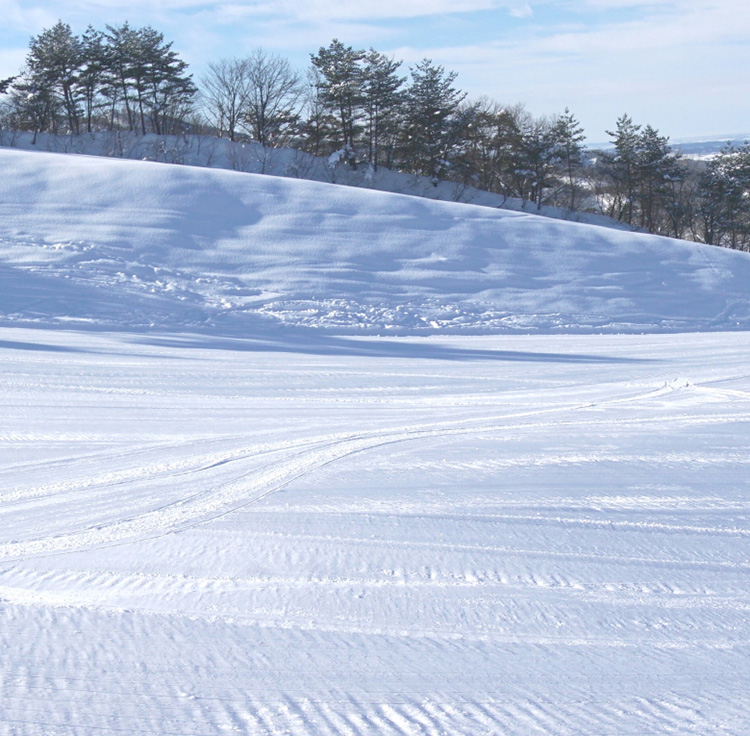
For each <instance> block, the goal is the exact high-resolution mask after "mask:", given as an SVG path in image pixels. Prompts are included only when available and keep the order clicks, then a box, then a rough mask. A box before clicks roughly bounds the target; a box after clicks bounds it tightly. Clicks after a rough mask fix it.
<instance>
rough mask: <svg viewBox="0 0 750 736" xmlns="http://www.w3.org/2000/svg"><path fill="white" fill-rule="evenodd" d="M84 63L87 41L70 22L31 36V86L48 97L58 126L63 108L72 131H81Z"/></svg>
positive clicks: (52, 114)
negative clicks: (83, 39)
mask: <svg viewBox="0 0 750 736" xmlns="http://www.w3.org/2000/svg"><path fill="white" fill-rule="evenodd" d="M82 63H83V44H82V42H81V40H80V39H79V38H77V37H76V36H74V35H73V32H72V31H71V30H70V26H69V25H68V24H67V23H63V22H62V21H58V22H57V23H56V24H55V25H54V26H53V27H52V28H49V29H45V30H44V31H42V32H41V33H40V34H39V35H38V36H36V37H35V38H32V39H31V44H30V47H29V53H28V56H27V57H26V66H27V69H28V79H27V81H26V85H27V88H28V89H29V91H30V92H32V94H34V95H36V96H37V98H38V100H44V101H45V105H46V106H47V108H48V115H49V117H50V120H51V121H52V122H53V124H54V125H55V128H56V129H57V127H58V126H57V122H58V121H57V119H56V118H57V115H58V111H59V112H61V113H62V114H63V116H64V118H65V125H66V128H67V130H68V131H69V132H71V133H78V132H79V122H80V114H81V109H80V102H81V91H80V87H79V72H80V68H81V65H82Z"/></svg>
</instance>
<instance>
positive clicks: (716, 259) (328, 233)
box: [0, 149, 750, 334]
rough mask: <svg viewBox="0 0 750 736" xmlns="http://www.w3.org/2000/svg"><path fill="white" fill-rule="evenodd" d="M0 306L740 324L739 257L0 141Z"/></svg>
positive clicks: (371, 329)
mask: <svg viewBox="0 0 750 736" xmlns="http://www.w3.org/2000/svg"><path fill="white" fill-rule="evenodd" d="M0 166H2V171H3V174H4V175H3V177H2V181H0V269H1V270H0V280H1V283H2V288H1V289H0V313H1V314H2V319H3V322H4V323H5V324H30V323H33V324H37V325H57V324H60V323H66V324H71V323H74V324H84V323H90V324H91V323H93V324H96V325H101V326H110V327H111V326H118V327H137V328H140V327H143V326H154V327H160V328H169V329H173V330H184V329H209V330H212V331H219V332H222V333H224V334H247V332H248V330H262V329H264V328H265V327H268V326H277V325H278V324H279V323H282V324H285V325H288V326H308V327H315V328H324V329H326V330H328V331H334V332H345V333H363V334H378V333H382V332H386V331H387V332H391V333H394V332H395V333H420V334H421V333H434V332H438V331H439V332H443V333H453V332H474V333H477V332H504V331H532V332H540V331H541V332H591V331H607V332H653V331H696V330H728V329H748V328H750V288H749V287H750V257H749V256H748V255H747V254H743V253H736V252H730V251H727V250H720V249H717V248H712V247H707V246H700V245H696V244H689V243H684V242H680V241H674V240H668V239H664V238H659V237H654V236H647V235H637V234H632V233H626V232H623V231H618V230H613V229H607V228H600V227H594V226H590V225H581V224H576V223H570V222H564V221H556V220H550V219H548V218H540V217H537V216H534V215H529V214H525V213H513V212H507V211H501V210H494V209H490V208H486V207H475V206H471V205H464V204H455V203H446V202H435V201H428V200H424V199H420V198H415V197H407V196H400V195H395V194H389V193H383V192H372V191H367V190H358V189H352V188H347V187H337V186H334V185H331V184H322V183H315V182H307V181H298V180H292V179H282V178H272V177H265V176H258V175H252V174H245V173H237V172H228V171H221V170H212V169H205V168H194V167H186V166H170V165H163V164H154V163H147V162H134V161H124V160H113V159H105V158H97V157H87V156H70V155H61V154H46V153H29V152H23V151H15V150H8V149H5V150H0Z"/></svg>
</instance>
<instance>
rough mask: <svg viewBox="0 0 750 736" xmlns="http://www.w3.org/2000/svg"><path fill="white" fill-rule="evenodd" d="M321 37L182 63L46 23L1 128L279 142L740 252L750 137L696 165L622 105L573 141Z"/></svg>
mask: <svg viewBox="0 0 750 736" xmlns="http://www.w3.org/2000/svg"><path fill="white" fill-rule="evenodd" d="M402 69H403V63H402V62H401V61H399V60H396V59H394V58H392V57H388V56H386V55H384V54H382V53H379V52H378V51H376V50H374V49H372V48H371V49H369V50H364V49H356V48H353V47H351V46H346V45H345V44H343V43H342V42H341V41H338V40H333V41H332V42H331V43H330V44H329V45H328V46H327V47H321V48H320V49H319V50H318V52H317V53H314V54H311V55H310V66H309V68H308V69H307V70H305V71H304V72H303V73H300V72H298V71H297V70H295V69H293V68H292V67H291V65H290V64H289V62H288V61H287V60H285V59H283V58H282V57H280V56H277V55H275V54H271V53H268V52H266V51H265V50H263V49H256V50H254V51H252V52H251V53H250V54H248V55H247V56H246V57H243V58H227V59H222V60H220V61H217V62H214V63H211V64H209V65H208V68H207V71H206V73H205V74H204V75H203V77H202V78H201V80H200V81H199V82H198V83H196V82H195V81H194V80H193V78H192V75H191V74H189V73H188V65H187V64H186V63H185V62H184V61H183V60H182V59H180V57H179V55H178V54H177V53H176V52H175V51H174V50H173V49H172V44H171V43H169V42H167V41H165V39H164V36H163V34H161V33H159V32H157V31H156V30H154V29H153V28H151V27H148V26H147V27H144V28H134V27H131V26H130V25H129V24H128V23H124V24H122V25H120V26H109V25H108V26H106V28H105V29H104V30H101V31H100V30H96V29H94V28H93V27H91V26H89V27H88V28H87V29H86V31H85V32H84V33H83V34H82V35H80V36H77V35H75V34H74V33H73V32H72V31H71V28H70V26H69V25H67V24H66V23H63V22H62V21H60V22H58V23H57V24H56V25H55V26H53V27H52V28H50V29H46V30H44V31H42V33H40V34H39V35H38V36H36V37H34V38H32V39H31V42H30V46H29V52H28V55H27V58H26V66H25V68H24V69H23V70H22V71H21V73H20V74H19V75H18V76H17V77H14V78H11V79H6V80H0V93H4V104H3V109H2V121H1V122H2V125H3V127H9V128H13V129H15V130H28V131H33V132H34V134H37V133H39V132H51V133H54V134H58V135H79V134H81V133H84V132H95V131H100V130H115V129H126V130H130V131H137V132H139V133H142V134H146V133H151V132H152V133H157V134H160V135H169V134H178V133H202V134H213V135H218V136H220V137H225V138H228V139H230V140H232V141H257V142H258V143H261V144H262V145H264V146H268V147H281V146H284V147H292V148H297V149H300V150H303V151H306V152H309V153H311V154H314V155H316V156H328V157H329V158H330V160H331V162H332V164H333V163H337V164H338V165H343V166H348V167H352V168H357V167H361V166H367V167H370V168H371V169H372V170H373V171H375V170H377V169H378V168H380V167H385V168H389V169H394V170H398V171H402V172H406V173H410V174H415V175H419V176H425V177H428V178H430V179H432V181H433V183H435V184H437V183H438V182H439V181H441V180H449V181H453V182H457V183H460V184H463V185H470V186H474V187H476V188H478V189H482V190H486V191H490V192H495V193H497V194H499V195H501V196H503V197H508V198H510V197H513V198H519V199H521V200H523V201H525V202H531V203H534V204H535V205H536V206H537V207H539V208H541V206H542V205H554V206H558V207H563V208H567V209H570V210H577V211H589V212H595V213H601V214H605V215H607V216H609V217H612V218H614V219H616V220H618V221H620V222H623V223H626V224H627V225H630V226H632V227H634V228H639V229H642V230H645V231H648V232H652V233H658V234H663V235H669V236H673V237H677V238H685V239H692V240H696V241H699V242H704V243H710V244H715V245H721V246H726V247H730V248H737V249H741V250H750V145H748V144H745V145H744V146H740V147H737V148H732V147H727V148H725V149H724V150H723V151H722V152H721V153H720V154H718V155H717V156H715V157H713V158H712V159H710V160H709V161H707V162H700V161H695V160H689V159H684V158H682V157H681V156H680V155H679V153H678V152H677V151H675V150H674V148H673V147H672V146H670V144H669V139H668V138H667V137H666V136H662V135H661V134H660V133H659V131H658V130H656V129H654V128H653V127H652V126H650V125H645V126H642V125H638V124H636V123H634V122H633V120H632V119H631V118H630V117H629V116H627V115H623V116H621V117H620V118H619V119H618V120H617V121H616V126H615V128H614V129H613V130H612V131H608V135H609V136H610V138H611V146H610V147H608V148H607V149H606V150H603V151H592V150H589V149H587V148H586V147H585V145H584V141H585V135H584V131H583V128H582V127H581V125H580V123H579V121H578V120H577V119H576V118H575V116H574V115H573V114H572V113H571V112H570V111H569V110H567V109H566V110H565V111H564V112H562V113H560V114H558V115H554V116H551V117H535V116H534V115H532V114H531V113H529V112H528V111H527V110H526V109H525V108H524V107H523V105H520V104H518V105H513V106H507V105H500V104H498V103H497V102H494V101H492V100H490V99H488V98H482V99H480V100H474V101H472V100H469V99H468V98H467V95H466V93H464V92H462V91H461V90H460V89H459V88H458V87H457V86H456V78H457V75H456V73H455V72H451V71H447V70H446V69H445V68H444V67H442V66H440V65H438V64H434V63H433V62H432V61H431V60H430V59H423V60H422V61H421V62H419V63H416V64H414V65H412V66H410V67H409V69H408V74H405V73H404V72H403V71H402Z"/></svg>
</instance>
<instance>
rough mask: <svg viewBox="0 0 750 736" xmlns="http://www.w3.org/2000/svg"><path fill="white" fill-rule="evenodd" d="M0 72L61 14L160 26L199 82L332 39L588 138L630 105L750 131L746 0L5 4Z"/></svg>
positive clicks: (749, 8)
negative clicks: (441, 73) (217, 65)
mask: <svg viewBox="0 0 750 736" xmlns="http://www.w3.org/2000/svg"><path fill="white" fill-rule="evenodd" d="M0 11H1V14H2V17H4V18H5V19H6V20H5V22H4V23H3V24H2V27H1V28H0V78H1V77H5V76H9V75H11V74H13V73H15V72H17V71H18V69H19V67H20V66H21V65H22V64H23V59H24V56H25V53H26V50H27V48H28V41H29V38H30V37H31V36H32V35H35V34H37V33H39V32H40V31H41V30H42V29H44V28H47V27H49V26H51V25H53V24H54V23H55V22H56V21H57V20H58V19H62V20H63V21H65V22H67V23H69V24H70V25H71V27H72V28H73V30H74V31H75V32H77V33H80V32H82V31H83V30H84V29H85V27H86V25H88V24H89V23H90V24H92V25H93V26H94V27H96V28H103V27H104V25H105V24H107V23H110V24H119V23H122V22H124V21H125V20H128V21H129V22H130V23H131V25H135V26H144V25H151V26H153V27H154V28H156V29H157V30H160V31H162V32H163V33H164V34H165V36H166V38H167V39H168V40H171V41H173V42H174V48H175V49H176V50H178V51H179V52H180V54H181V55H182V57H183V58H184V59H185V60H186V61H188V62H189V63H190V65H191V70H192V71H193V73H194V75H195V77H196V79H200V76H201V74H202V73H203V71H204V70H205V67H206V64H207V63H208V62H210V61H212V60H217V59H219V58H222V57H227V56H241V55H243V54H244V53H246V52H247V51H249V50H251V49H253V48H255V47H257V46H262V47H264V48H266V49H268V50H271V51H274V52H276V53H278V54H280V55H282V56H285V57H286V58H288V59H289V60H290V62H291V63H292V64H293V65H294V66H295V67H296V68H298V69H304V68H305V67H306V66H307V65H308V63H309V54H310V53H311V52H315V51H317V49H318V48H319V47H320V46H324V45H327V44H328V43H329V42H330V41H331V39H333V38H339V39H340V40H341V41H343V42H344V43H346V44H348V45H352V46H356V47H362V48H368V47H370V46H372V47H374V48H375V49H377V50H378V51H382V52H385V53H389V54H394V55H395V56H396V58H398V59H403V60H404V62H405V65H408V64H410V63H414V62H416V61H419V60H420V59H422V58H424V57H428V58H431V59H432V60H433V61H434V62H435V63H438V64H442V65H443V66H445V67H446V69H451V70H454V71H456V72H458V75H459V76H458V80H457V85H458V86H459V87H460V88H461V89H463V90H465V91H466V92H468V93H469V94H470V96H471V97H473V98H476V97H479V96H480V95H486V96H488V97H491V98H492V99H494V100H497V101H498V102H501V103H503V104H514V103H517V102H522V103H524V104H525V105H526V107H527V108H528V109H529V110H530V111H531V112H532V113H534V114H537V115H542V114H554V113H556V112H561V111H562V110H563V109H564V108H565V107H569V108H570V110H571V111H572V112H573V113H574V114H575V115H576V116H577V117H578V118H579V120H580V121H581V122H582V124H583V125H584V127H585V129H586V132H587V135H588V137H589V140H591V141H603V140H606V137H607V136H606V133H605V130H607V129H611V128H613V127H614V124H615V120H616V119H617V117H618V116H619V115H621V114H622V113H624V112H627V113H628V114H629V115H630V116H631V117H633V119H634V120H635V121H636V122H638V123H644V124H645V123H649V124H651V125H653V126H654V127H656V128H658V129H659V130H660V131H661V133H662V134H664V135H669V136H670V137H671V138H673V139H676V138H683V137H691V136H703V135H724V134H734V133H750V1H749V0H578V1H577V2H575V1H574V0H539V1H538V2H537V1H535V0H359V1H357V0H340V1H339V2H336V3H333V2H328V1H326V0H252V1H237V0H223V1H217V2H214V1H212V0H202V1H200V0H163V1H162V2H159V1H158V0H75V1H74V0H55V1H54V2H49V1H48V0H39V2H33V1H32V2H27V1H18V0H0Z"/></svg>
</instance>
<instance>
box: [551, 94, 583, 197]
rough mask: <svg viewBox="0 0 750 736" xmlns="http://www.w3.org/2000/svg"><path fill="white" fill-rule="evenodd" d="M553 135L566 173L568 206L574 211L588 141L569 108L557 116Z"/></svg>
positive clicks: (558, 157)
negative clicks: (585, 146)
mask: <svg viewBox="0 0 750 736" xmlns="http://www.w3.org/2000/svg"><path fill="white" fill-rule="evenodd" d="M553 135H554V138H555V145H556V148H557V151H556V157H557V159H558V160H559V163H560V166H561V169H562V171H563V173H564V178H565V181H566V186H567V190H568V200H567V206H568V207H569V208H570V209H571V210H574V209H575V208H576V194H577V192H578V185H577V183H576V178H577V176H578V172H579V171H580V169H581V166H582V165H583V151H584V146H583V142H584V141H585V140H586V136H585V134H584V132H583V128H582V127H581V124H580V123H579V122H578V120H576V119H575V117H574V116H573V114H572V113H571V112H570V110H569V109H568V108H567V107H566V108H565V112H564V113H563V114H562V115H558V116H557V119H556V120H555V124H554V132H553Z"/></svg>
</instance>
